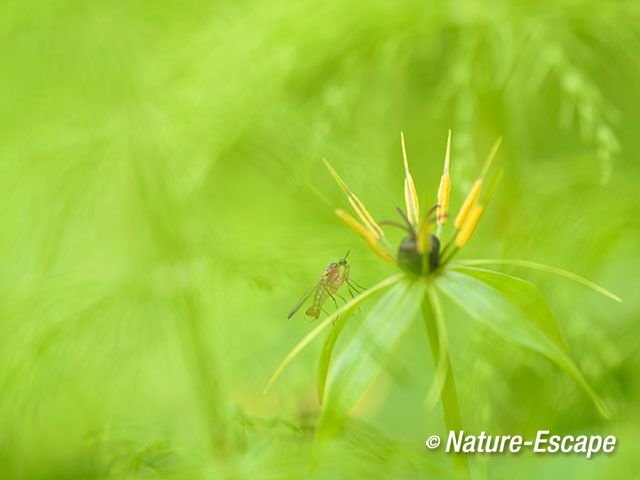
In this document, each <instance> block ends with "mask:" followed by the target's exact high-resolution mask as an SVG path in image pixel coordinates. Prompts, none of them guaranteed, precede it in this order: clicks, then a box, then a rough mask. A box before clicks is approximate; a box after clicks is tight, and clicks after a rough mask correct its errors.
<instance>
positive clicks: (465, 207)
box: [453, 179, 482, 229]
mask: <svg viewBox="0 0 640 480" xmlns="http://www.w3.org/2000/svg"><path fill="white" fill-rule="evenodd" d="M480 190H482V179H478V180H476V182H475V183H474V184H473V187H471V190H470V191H469V193H468V194H467V198H465V199H464V203H463V204H462V206H461V207H460V211H459V212H458V215H457V216H456V220H455V221H454V222H453V225H454V226H455V227H456V229H460V228H461V227H462V226H463V225H464V224H465V223H466V220H467V217H468V216H469V213H470V212H471V210H472V209H473V207H474V206H475V204H476V202H477V201H478V197H480Z"/></svg>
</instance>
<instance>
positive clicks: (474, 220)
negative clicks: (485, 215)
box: [456, 205, 483, 248]
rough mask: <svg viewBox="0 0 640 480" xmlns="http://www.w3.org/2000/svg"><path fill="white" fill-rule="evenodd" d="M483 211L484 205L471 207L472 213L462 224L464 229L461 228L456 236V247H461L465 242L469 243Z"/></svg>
mask: <svg viewBox="0 0 640 480" xmlns="http://www.w3.org/2000/svg"><path fill="white" fill-rule="evenodd" d="M482 211H483V207H482V205H474V206H473V208H472V209H471V213H470V214H469V216H468V217H467V219H466V221H465V222H464V225H463V226H462V230H460V231H459V232H458V235H457V236H456V247H458V248H460V247H462V246H463V245H464V244H465V243H467V240H469V237H471V234H473V232H474V230H475V229H476V226H477V225H478V221H479V220H480V217H481V216H482Z"/></svg>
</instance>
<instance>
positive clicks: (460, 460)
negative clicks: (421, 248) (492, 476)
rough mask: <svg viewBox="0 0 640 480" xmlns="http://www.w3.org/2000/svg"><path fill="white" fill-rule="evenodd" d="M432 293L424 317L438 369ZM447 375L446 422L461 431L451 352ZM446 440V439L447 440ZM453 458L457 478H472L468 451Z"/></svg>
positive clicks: (424, 305)
mask: <svg viewBox="0 0 640 480" xmlns="http://www.w3.org/2000/svg"><path fill="white" fill-rule="evenodd" d="M431 298H432V297H431V296H430V295H425V297H424V300H423V301H422V306H421V308H422V318H423V320H424V325H425V327H426V328H427V336H428V337H429V344H430V345H431V355H432V357H433V364H434V367H435V369H436V370H437V369H438V359H439V357H440V342H439V338H440V336H439V334H438V325H437V323H436V312H435V306H434V305H433V303H432V300H431ZM445 362H446V363H445V367H446V376H445V379H444V383H443V385H442V390H441V391H440V399H441V401H442V410H443V413H444V423H445V426H446V429H447V433H448V432H450V431H456V432H459V431H461V430H463V428H462V418H461V415H460V406H459V404H458V394H457V393H456V384H455V381H454V379H453V370H452V369H451V359H450V358H449V353H448V352H447V353H446V357H445ZM445 441H446V440H445ZM451 457H452V459H453V468H454V470H455V475H456V478H457V479H470V478H471V471H470V469H469V459H468V458H467V454H466V453H462V452H461V453H454V452H451Z"/></svg>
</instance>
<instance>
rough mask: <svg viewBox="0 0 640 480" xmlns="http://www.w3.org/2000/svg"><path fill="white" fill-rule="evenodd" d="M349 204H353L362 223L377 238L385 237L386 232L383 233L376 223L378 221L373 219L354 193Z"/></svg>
mask: <svg viewBox="0 0 640 480" xmlns="http://www.w3.org/2000/svg"><path fill="white" fill-rule="evenodd" d="M349 203H351V206H352V207H353V209H354V210H355V211H356V213H357V214H358V216H359V217H360V220H362V223H364V224H365V226H366V227H367V228H368V229H369V231H370V232H371V233H372V234H373V235H374V236H375V237H376V238H380V237H384V232H383V231H382V228H380V225H378V224H377V223H376V221H375V220H374V219H373V217H372V216H371V214H370V213H369V211H368V210H367V209H366V208H365V206H364V205H363V204H362V202H361V201H360V199H359V198H358V197H356V194H355V193H352V194H351V195H349Z"/></svg>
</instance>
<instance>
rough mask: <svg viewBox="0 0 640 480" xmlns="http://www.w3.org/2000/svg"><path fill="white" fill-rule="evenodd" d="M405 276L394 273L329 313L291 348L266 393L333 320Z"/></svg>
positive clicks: (351, 311) (353, 310) (346, 313)
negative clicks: (286, 368) (297, 356)
mask: <svg viewBox="0 0 640 480" xmlns="http://www.w3.org/2000/svg"><path fill="white" fill-rule="evenodd" d="M404 276H405V275H404V274H401V273H399V274H397V275H392V276H391V277H389V278H387V279H385V280H383V281H382V282H380V283H378V284H376V285H374V286H373V287H371V288H369V289H368V290H366V291H365V292H363V293H361V294H360V295H358V296H357V297H356V298H354V299H353V300H351V301H350V302H349V303H347V304H346V305H344V306H343V307H341V308H339V309H338V310H336V311H335V312H334V313H332V314H331V315H329V316H328V317H327V318H325V319H324V320H323V321H322V323H320V325H318V326H317V327H316V328H314V329H313V330H312V331H311V332H309V333H308V334H307V335H306V336H305V337H304V338H303V339H302V340H300V342H298V344H297V345H296V346H295V347H293V349H291V351H290V352H289V353H288V354H287V356H286V357H285V358H284V360H283V361H282V363H280V365H279V366H278V368H277V369H276V371H275V372H274V374H273V375H272V377H271V379H269V382H268V383H267V386H266V387H264V393H267V391H269V388H270V387H271V385H273V382H275V381H276V378H278V377H279V376H280V374H281V373H282V371H283V370H284V369H285V367H286V366H287V365H289V363H290V362H291V360H293V359H294V358H295V356H296V355H298V354H299V353H300V352H301V351H302V349H303V348H304V347H306V346H307V345H309V343H311V341H312V340H313V339H314V338H316V337H317V336H318V335H319V334H320V332H322V330H324V329H325V328H327V327H328V326H329V325H330V324H331V322H333V321H334V320H335V319H336V318H337V317H341V318H342V320H343V321H346V319H347V318H349V317H350V316H351V315H353V313H354V312H355V311H356V310H357V309H358V307H359V306H360V305H361V304H362V303H364V301H365V300H367V299H368V298H369V297H371V296H372V295H373V294H375V293H377V292H379V291H380V290H384V289H385V288H387V287H390V286H391V285H394V284H395V283H398V282H399V281H400V280H401V279H402V278H404Z"/></svg>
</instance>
